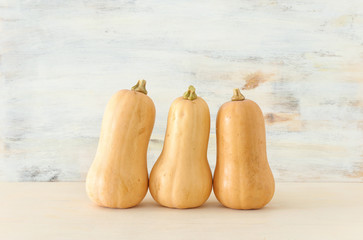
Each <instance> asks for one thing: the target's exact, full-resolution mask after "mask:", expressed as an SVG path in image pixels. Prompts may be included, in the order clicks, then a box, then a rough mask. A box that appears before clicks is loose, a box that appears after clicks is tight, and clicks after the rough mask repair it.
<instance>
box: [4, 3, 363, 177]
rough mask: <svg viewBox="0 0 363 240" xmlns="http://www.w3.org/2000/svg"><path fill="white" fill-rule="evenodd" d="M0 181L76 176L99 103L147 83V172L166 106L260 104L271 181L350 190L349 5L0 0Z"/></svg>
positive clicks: (357, 138) (352, 28) (362, 52)
mask: <svg viewBox="0 0 363 240" xmlns="http://www.w3.org/2000/svg"><path fill="white" fill-rule="evenodd" d="M0 57H1V58H0V61H1V62H0V180H2V181H78V180H84V179H85V176H86V172H87V170H88V167H89V165H90V164H91V162H92V160H93V157H94V154H95V150H96V146H97V141H98V135H99V131H100V125H101V119H102V115H103V111H104V107H105V105H106V103H107V101H108V99H109V98H110V96H111V95H112V94H113V93H115V92H116V91H117V90H119V89H123V88H130V87H131V86H132V85H134V84H135V82H136V80H138V79H140V78H145V79H146V80H147V81H148V84H147V88H148V90H149V96H150V97H151V98H152V99H153V100H154V102H155V105H156V109H157V116H156V125H155V128H154V131H153V135H152V140H151V144H150V147H149V154H148V157H149V159H148V166H149V168H151V167H152V165H153V163H154V162H155V160H156V158H157V156H158V155H159V153H160V151H161V148H162V145H163V138H164V131H165V127H166V118H167V112H168V109H169V106H170V104H171V102H172V101H173V99H175V98H176V97H178V96H180V95H181V94H182V93H183V92H184V91H185V90H186V88H187V87H188V85H189V84H193V85H194V86H195V87H196V88H197V93H198V94H199V95H200V96H202V97H203V98H205V100H206V101H207V103H208V104H209V107H210V111H211V119H212V124H211V126H212V128H211V138H210V144H209V152H208V156H209V161H210V165H211V167H212V168H214V165H215V117H216V113H217V111H218V108H219V107H220V106H221V105H222V104H223V103H224V102H226V101H228V100H229V99H230V97H231V94H232V89H233V88H235V87H240V88H241V89H243V93H244V94H245V96H246V97H247V98H250V99H253V100H255V101H256V102H257V103H258V104H259V105H260V106H261V108H262V110H263V112H264V114H265V119H266V126H267V140H268V156H269V161H270V164H271V167H272V170H273V172H274V174H275V177H276V179H277V180H280V181H323V182H324V181H343V182H354V181H357V182H363V1H361V0H351V1H338V0H335V1H328V0H325V1H314V0H301V1H288V0H268V1H247V0H244V1H237V0H232V1H223V0H212V1H199V0H197V1H196V0H193V1H170V0H168V1H162V0H157V1H133V0H131V1H116V0H82V1H81V0H78V1H77V0H76V1H74V0H66V1H60V0H54V1H48V0H35V1H22V0H0Z"/></svg>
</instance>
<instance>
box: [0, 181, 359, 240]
mask: <svg viewBox="0 0 363 240" xmlns="http://www.w3.org/2000/svg"><path fill="white" fill-rule="evenodd" d="M0 239H3V240H12V239H22V240H23V239H37V240H42V239H49V240H50V239H51V240H56V239H67V240H72V239H77V240H81V239H87V240H89V239H97V240H101V239H105V240H106V239H107V240H111V239H118V240H119V239H319V240H321V239H344V240H347V239H363V184H362V183H277V186H276V195H275V197H274V199H273V200H272V202H271V203H270V204H269V205H267V207H265V208H264V209H261V210H250V211H239V210H232V209H227V208H224V207H223V206H221V205H220V204H219V203H218V202H217V201H216V199H215V197H214V195H213V193H212V195H211V197H210V199H209V200H208V201H207V203H206V204H205V205H203V206H202V207H200V208H197V209H189V210H176V209H168V208H164V207H161V206H159V205H158V204H156V203H155V202H154V201H153V199H152V198H151V196H150V195H149V194H148V195H147V196H146V198H145V199H144V201H143V202H142V204H141V205H139V206H138V207H135V208H131V209H108V208H101V207H98V206H95V205H94V204H93V203H92V202H90V201H89V200H88V198H87V196H86V193H85V191H84V183H82V182H74V183H0Z"/></svg>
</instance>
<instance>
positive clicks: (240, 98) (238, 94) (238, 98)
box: [232, 88, 245, 101]
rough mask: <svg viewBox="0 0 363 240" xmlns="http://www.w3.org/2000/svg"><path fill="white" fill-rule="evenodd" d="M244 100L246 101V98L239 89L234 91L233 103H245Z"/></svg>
mask: <svg viewBox="0 0 363 240" xmlns="http://www.w3.org/2000/svg"><path fill="white" fill-rule="evenodd" d="M243 100H245V96H243V95H242V93H241V91H240V90H239V88H235V89H233V96H232V101H243Z"/></svg>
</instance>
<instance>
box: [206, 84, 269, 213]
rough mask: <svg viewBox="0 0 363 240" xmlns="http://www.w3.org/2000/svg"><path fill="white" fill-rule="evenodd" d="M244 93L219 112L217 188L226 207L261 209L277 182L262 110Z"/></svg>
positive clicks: (215, 173)
mask: <svg viewBox="0 0 363 240" xmlns="http://www.w3.org/2000/svg"><path fill="white" fill-rule="evenodd" d="M235 91H236V90H235ZM238 92H239V90H238ZM239 94H240V93H239ZM240 96H242V95H240ZM240 96H238V93H235V96H234V98H237V100H236V101H230V102H227V103H225V104H223V105H222V106H221V108H220V109H219V111H218V115H217V124H216V133H217V164H216V169H215V172H214V179H213V190H214V193H215V195H216V197H217V199H218V200H219V202H220V203H222V204H223V205H224V206H226V207H229V208H234V209H258V208H262V207H264V206H265V205H266V204H267V203H268V202H270V200H271V199H272V197H273V195H274V191H275V181H274V177H273V175H272V172H271V169H270V166H269V164H268V161H267V154H266V134H265V123H264V118H263V115H262V111H261V109H260V108H259V106H258V105H257V104H256V103H255V102H253V101H251V100H247V99H246V100H241V99H242V98H243V99H244V97H243V96H242V97H240ZM238 98H240V99H239V100H238Z"/></svg>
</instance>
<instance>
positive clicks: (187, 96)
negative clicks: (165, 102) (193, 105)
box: [183, 85, 197, 101]
mask: <svg viewBox="0 0 363 240" xmlns="http://www.w3.org/2000/svg"><path fill="white" fill-rule="evenodd" d="M183 98H184V99H188V100H191V101H193V100H195V99H197V94H196V93H195V87H193V86H192V85H190V86H189V88H188V91H186V92H185V93H184V95H183Z"/></svg>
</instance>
